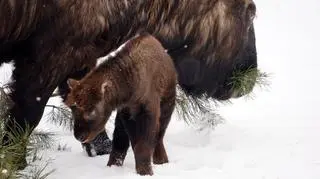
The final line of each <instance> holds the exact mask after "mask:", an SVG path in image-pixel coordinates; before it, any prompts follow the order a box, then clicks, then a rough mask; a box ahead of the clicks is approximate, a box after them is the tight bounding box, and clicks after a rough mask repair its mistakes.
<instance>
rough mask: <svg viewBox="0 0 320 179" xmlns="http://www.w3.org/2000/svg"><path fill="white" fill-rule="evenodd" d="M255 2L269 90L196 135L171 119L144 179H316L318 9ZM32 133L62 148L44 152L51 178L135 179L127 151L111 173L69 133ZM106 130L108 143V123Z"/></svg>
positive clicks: (237, 104)
mask: <svg viewBox="0 0 320 179" xmlns="http://www.w3.org/2000/svg"><path fill="white" fill-rule="evenodd" d="M255 2H256V5H257V17H256V19H255V30H256V35H257V47H258V56H259V66H260V68H261V70H262V71H266V72H269V73H272V78H271V79H270V80H271V81H272V84H271V86H270V87H269V89H268V90H260V89H259V88H256V89H255V91H254V93H255V98H254V99H246V98H241V99H237V100H233V104H227V105H224V106H221V107H220V108H218V112H219V114H220V115H221V116H222V117H223V118H224V119H225V121H224V123H222V124H219V125H218V126H217V127H216V128H215V129H214V130H202V131H199V130H197V126H188V125H187V124H186V123H184V122H182V121H181V120H178V119H177V118H176V116H174V118H173V119H172V122H171V123H170V125H169V128H168V131H167V134H166V136H165V146H166V149H167V153H168V156H169V160H170V163H168V164H164V165H153V169H154V176H152V177H147V178H163V177H166V178H175V179H179V178H196V177H198V178H208V179H209V178H210V179H211V178H215V179H238V178H240V179H242V178H243V179H301V178H306V179H319V178H320V143H319V138H320V132H319V129H320V113H319V112H318V111H317V110H319V108H318V104H319V102H320V95H319V91H320V85H318V83H319V74H318V71H319V67H320V60H319V59H318V58H319V54H318V52H319V49H318V48H319V45H318V42H319V41H320V35H319V32H320V24H317V23H318V17H320V2H319V1H317V0H306V1H298V0H291V1H289V0H286V1H276V0H268V1H266V0H256V1H255ZM8 69H9V68H8V67H7V66H6V67H3V68H2V71H9V70H8ZM2 73H3V72H2ZM1 77H2V76H1ZM1 80H2V81H3V79H1ZM59 102H60V99H59V98H53V99H51V100H50V101H49V103H50V104H57V103H59ZM113 116H114V114H113ZM38 128H39V129H45V130H48V131H53V132H56V133H57V137H56V141H57V145H58V144H60V145H62V146H63V145H65V144H66V146H67V150H63V151H58V147H56V148H53V149H52V150H49V151H47V152H45V153H44V158H47V159H52V161H51V163H50V165H49V167H50V168H54V169H56V171H55V172H54V173H53V174H51V175H50V177H49V178H50V179H51V178H52V179H60V178H72V177H73V178H77V179H86V178H94V179H100V178H109V179H113V178H114V179H116V178H124V177H126V178H141V177H140V176H138V175H137V174H136V173H135V165H134V159H133V153H132V150H131V149H130V150H129V151H128V155H127V157H126V160H125V162H124V165H123V167H111V168H110V167H107V166H106V164H107V160H108V156H98V157H94V158H90V157H87V156H86V154H85V153H84V151H83V150H82V148H81V145H80V143H79V142H78V141H76V140H75V139H74V137H73V134H72V133H70V132H69V131H65V130H63V129H61V128H57V127H56V126H54V125H52V124H50V123H48V122H47V121H46V120H42V121H41V123H40V125H39V127H38ZM107 129H108V133H109V135H110V136H112V135H111V134H112V129H113V124H112V122H111V121H110V122H109V123H108V125H107Z"/></svg>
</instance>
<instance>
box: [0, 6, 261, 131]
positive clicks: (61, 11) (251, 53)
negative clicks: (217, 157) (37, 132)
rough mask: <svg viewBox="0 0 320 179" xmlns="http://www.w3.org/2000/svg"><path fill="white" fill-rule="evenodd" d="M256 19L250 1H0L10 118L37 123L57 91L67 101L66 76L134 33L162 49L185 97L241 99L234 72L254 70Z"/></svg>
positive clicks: (0, 53)
mask: <svg viewBox="0 0 320 179" xmlns="http://www.w3.org/2000/svg"><path fill="white" fill-rule="evenodd" d="M254 16H255V5H254V3H253V2H252V0H145V1H134V0H81V1H79V0H29V1H21V0H0V64H1V63H2V62H8V61H11V60H13V61H14V63H15V70H14V72H13V79H14V83H13V84H12V93H11V97H12V99H13V101H14V102H15V105H14V107H13V108H12V109H11V111H10V112H11V117H12V118H14V119H15V120H16V122H17V123H18V124H19V125H21V126H22V127H24V126H25V122H26V123H27V124H29V125H31V127H35V126H37V125H38V123H39V120H40V119H41V116H42V114H43V110H44V106H45V104H46V103H47V101H48V99H49V97H50V95H51V93H52V92H53V90H54V89H55V88H56V87H57V86H59V88H60V92H61V95H62V96H64V97H65V96H66V93H68V92H69V89H68V88H67V86H68V85H67V84H66V83H67V79H68V78H70V77H74V76H75V74H79V72H80V74H83V75H85V73H86V71H89V70H90V69H91V68H93V67H94V65H95V63H96V59H97V58H98V57H100V56H103V55H106V54H108V53H109V52H110V51H112V50H114V49H115V48H117V47H118V46H119V45H120V44H122V43H123V42H125V41H126V40H128V39H129V38H131V37H133V36H134V35H135V34H136V33H137V32H140V31H148V32H149V33H151V34H152V35H154V36H155V37H156V38H157V39H159V40H160V42H161V43H162V44H163V46H164V47H165V48H166V49H168V52H169V54H170V56H171V57H172V58H173V60H174V63H175V67H176V69H177V71H178V81H179V84H180V85H181V86H182V88H183V89H184V90H185V91H186V92H187V93H189V94H191V95H193V96H194V97H199V96H202V95H205V96H207V97H212V98H214V99H218V100H225V99H229V98H231V97H239V96H241V95H243V94H240V93H238V92H237V91H234V90H233V89H232V86H231V85H230V80H231V76H232V73H233V72H234V71H242V70H247V69H249V68H255V67H257V59H256V46H255V34H254V28H253V24H252V20H253V17H254ZM82 77H83V76H78V78H79V79H80V78H82ZM37 99H39V100H37ZM7 125H9V126H13V125H14V124H12V123H8V124H7Z"/></svg>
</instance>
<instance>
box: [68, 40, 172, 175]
mask: <svg viewBox="0 0 320 179" xmlns="http://www.w3.org/2000/svg"><path fill="white" fill-rule="evenodd" d="M109 58H110V59H109ZM109 58H108V61H106V62H103V63H102V64H100V63H99V64H97V67H96V68H94V69H93V71H91V72H90V73H89V74H88V75H86V76H85V77H84V78H83V79H82V80H80V81H76V80H69V84H70V88H71V92H70V94H69V96H68V98H67V100H66V103H67V104H68V105H69V106H70V107H71V108H72V109H73V112H74V115H75V127H74V133H75V137H76V138H77V139H78V140H79V141H81V142H90V141H92V140H93V139H94V138H95V137H96V136H97V135H98V134H99V133H100V132H102V131H103V130H104V126H105V124H106V122H107V120H108V118H109V116H110V114H111V112H112V111H113V110H115V109H118V110H119V111H120V113H121V111H122V110H127V111H128V112H129V114H130V115H129V118H122V119H120V120H123V121H122V122H123V123H127V122H128V120H134V121H135V124H134V125H129V126H127V127H128V128H131V130H134V129H139V128H140V130H136V131H135V132H128V135H129V138H130V139H131V144H132V148H133V151H134V154H135V159H136V169H137V172H138V173H139V174H142V175H145V174H152V169H151V163H150V161H151V155H152V154H153V153H154V148H155V146H157V147H156V149H155V156H154V162H155V163H159V164H160V163H164V162H167V161H168V159H167V155H166V152H165V149H164V146H163V142H162V139H163V136H164V131H165V129H166V128H167V125H168V123H169V120H170V117H171V113H172V111H173V109H174V101H175V88H176V72H175V67H174V64H173V61H172V59H171V58H170V56H169V55H168V54H167V53H166V52H165V49H164V48H163V47H162V45H161V44H160V42H159V41H157V40H156V39H155V38H154V37H152V36H150V35H148V34H143V35H140V36H137V37H134V38H132V39H131V40H129V41H128V42H127V43H126V44H125V45H124V47H123V48H122V49H120V51H119V52H118V53H117V54H115V56H110V57H109ZM72 106H73V107H72ZM163 110H166V111H165V112H166V114H162V113H161V111H162V112H164V111H163ZM138 116H143V118H142V117H138ZM161 116H162V117H161ZM117 120H119V119H117ZM161 124H165V125H161ZM127 125H128V124H127ZM160 129H161V131H162V132H160ZM129 130H130V129H129ZM133 133H134V134H133ZM114 135H119V134H117V133H116V132H115V134H114ZM159 135H161V137H160V138H158V137H157V136H159ZM115 142H117V141H115ZM119 142H120V143H122V142H124V141H119ZM115 153H119V152H118V151H117V149H116V148H113V151H112V152H111V156H112V157H110V160H109V163H108V165H109V166H110V165H117V163H118V162H119V159H117V158H114V155H115ZM123 155H125V154H123ZM123 159H124V158H121V160H123Z"/></svg>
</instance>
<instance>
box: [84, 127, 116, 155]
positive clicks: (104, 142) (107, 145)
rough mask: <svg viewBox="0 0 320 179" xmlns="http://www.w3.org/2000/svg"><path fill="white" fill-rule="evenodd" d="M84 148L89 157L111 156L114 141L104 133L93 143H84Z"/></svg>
mask: <svg viewBox="0 0 320 179" xmlns="http://www.w3.org/2000/svg"><path fill="white" fill-rule="evenodd" d="M82 146H83V148H84V150H85V151H86V153H87V154H88V156H89V157H94V156H97V155H106V154H110V152H111V149H112V141H111V140H110V139H109V137H108V135H107V133H106V131H103V132H101V133H100V134H99V135H98V136H97V137H96V138H95V139H94V140H93V141H91V142H90V143H83V144H82Z"/></svg>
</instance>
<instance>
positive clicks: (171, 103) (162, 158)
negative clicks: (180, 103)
mask: <svg viewBox="0 0 320 179" xmlns="http://www.w3.org/2000/svg"><path fill="white" fill-rule="evenodd" d="M175 95H176V94H175V91H174V92H173V94H172V96H171V97H170V98H167V99H164V100H163V101H161V115H160V126H159V133H158V135H157V139H156V140H157V141H156V142H157V143H156V146H155V150H154V153H153V163H154V164H164V163H168V162H169V160H168V155H167V152H166V150H165V147H164V144H163V137H164V135H165V132H166V129H167V127H168V125H169V122H170V120H171V116H172V113H173V110H174V107H175Z"/></svg>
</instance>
